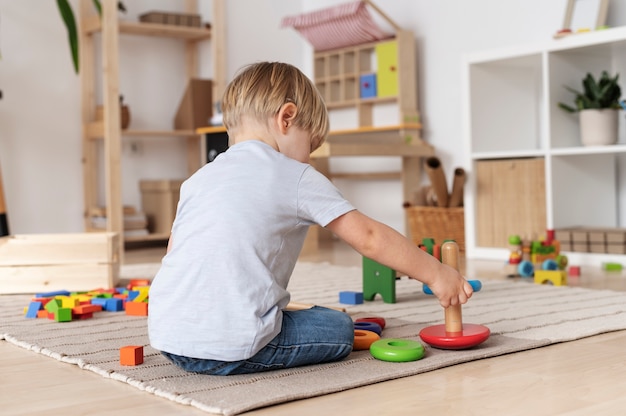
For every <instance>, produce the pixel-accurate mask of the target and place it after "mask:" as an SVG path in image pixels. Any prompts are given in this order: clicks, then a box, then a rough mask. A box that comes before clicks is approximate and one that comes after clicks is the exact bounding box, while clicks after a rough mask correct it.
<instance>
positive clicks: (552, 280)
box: [534, 270, 567, 286]
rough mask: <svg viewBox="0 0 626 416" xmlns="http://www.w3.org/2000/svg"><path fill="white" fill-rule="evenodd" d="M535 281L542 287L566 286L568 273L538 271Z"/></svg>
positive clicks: (562, 271)
mask: <svg viewBox="0 0 626 416" xmlns="http://www.w3.org/2000/svg"><path fill="white" fill-rule="evenodd" d="M534 281H535V283H537V284H540V285H542V284H552V285H554V286H566V285H567V272H566V271H565V270H536V271H535V277H534Z"/></svg>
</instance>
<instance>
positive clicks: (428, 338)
mask: <svg viewBox="0 0 626 416" xmlns="http://www.w3.org/2000/svg"><path fill="white" fill-rule="evenodd" d="M490 334H491V331H489V328H487V327H485V326H482V325H474V324H463V327H462V329H461V331H460V332H448V331H446V326H445V325H433V326H429V327H426V328H424V329H422V330H421V331H420V338H422V341H424V342H425V343H427V344H428V345H431V346H433V347H435V348H440V349H444V350H462V349H466V348H471V347H474V346H476V345H478V344H482V343H483V342H484V341H486V340H487V338H489V335H490Z"/></svg>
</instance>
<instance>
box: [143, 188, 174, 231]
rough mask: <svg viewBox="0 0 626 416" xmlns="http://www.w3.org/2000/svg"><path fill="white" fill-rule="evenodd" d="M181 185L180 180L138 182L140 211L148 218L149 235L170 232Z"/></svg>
mask: <svg viewBox="0 0 626 416" xmlns="http://www.w3.org/2000/svg"><path fill="white" fill-rule="evenodd" d="M182 183H183V180H182V179H181V180H177V179H173V180H170V179H163V180H143V181H140V182H139V187H140V189H141V205H142V210H143V212H144V213H145V214H146V216H147V217H148V230H149V231H150V232H151V233H157V234H167V235H169V233H170V232H171V231H172V223H173V222H174V217H175V216H176V207H177V205H178V199H179V197H180V186H181V185H182Z"/></svg>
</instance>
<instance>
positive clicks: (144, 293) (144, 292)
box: [133, 290, 148, 302]
mask: <svg viewBox="0 0 626 416" xmlns="http://www.w3.org/2000/svg"><path fill="white" fill-rule="evenodd" d="M146 299H148V291H147V290H140V291H139V294H138V295H137V296H136V297H135V299H133V302H143V301H144V300H146Z"/></svg>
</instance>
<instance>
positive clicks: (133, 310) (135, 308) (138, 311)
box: [125, 302, 148, 316]
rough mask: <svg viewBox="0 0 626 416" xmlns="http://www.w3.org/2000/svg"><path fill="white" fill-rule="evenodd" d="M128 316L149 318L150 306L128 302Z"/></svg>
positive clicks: (143, 303)
mask: <svg viewBox="0 0 626 416" xmlns="http://www.w3.org/2000/svg"><path fill="white" fill-rule="evenodd" d="M125 307H126V315H131V316H148V304H147V303H146V302H126V305H125Z"/></svg>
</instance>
